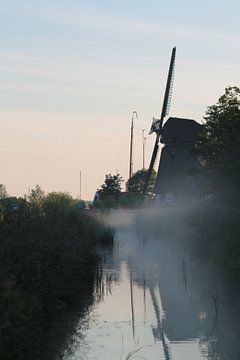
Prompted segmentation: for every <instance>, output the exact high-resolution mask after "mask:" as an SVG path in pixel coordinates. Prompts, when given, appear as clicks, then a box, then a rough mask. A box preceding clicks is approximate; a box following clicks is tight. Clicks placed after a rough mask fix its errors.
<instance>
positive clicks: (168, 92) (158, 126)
mask: <svg viewBox="0 0 240 360" xmlns="http://www.w3.org/2000/svg"><path fill="white" fill-rule="evenodd" d="M175 58H176V47H174V48H173V49H172V55H171V60H170V65H169V71H168V78H167V83H166V89H165V94H164V100H163V106H162V112H161V117H160V119H154V118H153V122H152V126H151V129H150V134H152V133H153V132H155V133H156V140H155V145H154V148H153V153H152V158H151V162H150V166H149V170H148V173H147V176H146V181H145V185H144V189H143V194H144V195H146V193H147V190H148V185H149V181H150V179H151V176H152V172H153V168H154V164H155V161H156V157H157V154H158V149H159V140H160V137H161V135H162V128H163V121H164V119H165V117H166V116H167V115H168V113H169V108H170V103H171V98H172V88H173V78H174V66H175Z"/></svg>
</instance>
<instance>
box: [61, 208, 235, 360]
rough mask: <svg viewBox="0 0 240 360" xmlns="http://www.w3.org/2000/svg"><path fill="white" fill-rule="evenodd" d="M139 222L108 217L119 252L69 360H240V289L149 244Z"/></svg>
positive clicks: (183, 255)
mask: <svg viewBox="0 0 240 360" xmlns="http://www.w3.org/2000/svg"><path fill="white" fill-rule="evenodd" d="M136 216H137V212H128V213H124V212H121V211H115V212H113V213H112V214H111V215H109V216H108V218H107V222H108V223H109V224H110V225H111V226H113V227H114V229H115V239H116V246H115V250H114V252H113V253H106V254H105V255H104V256H105V262H104V264H105V265H104V267H103V269H102V282H101V284H100V285H99V286H101V291H100V292H99V291H98V292H97V294H98V296H96V301H95V304H94V305H93V307H92V308H91V310H90V311H89V313H88V314H87V315H86V316H85V318H84V319H81V320H79V323H78V325H77V327H76V331H75V335H74V338H73V339H72V345H71V348H70V349H68V350H66V351H65V354H64V356H63V359H64V360H96V359H98V360H113V359H114V360H127V359H147V360H157V359H161V360H168V359H172V360H200V359H210V360H216V359H218V360H225V359H226V360H227V359H228V360H235V359H239V358H240V347H239V342H238V337H239V334H240V325H239V314H240V306H239V301H238V299H239V296H238V294H239V290H238V289H236V288H234V287H233V286H231V285H229V284H228V283H227V281H226V279H223V276H222V275H220V274H219V271H217V270H216V269H214V268H210V266H207V265H206V264H204V263H202V262H201V261H199V260H198V261H196V260H195V259H194V258H193V257H192V255H191V251H187V249H182V248H181V247H180V246H179V247H178V246H177V247H176V246H170V245H169V244H168V243H166V241H163V242H162V241H161V235H159V239H151V238H147V239H146V238H143V237H142V236H141V235H139V233H138V231H137V229H136V225H135V218H136ZM99 293H100V294H101V296H99Z"/></svg>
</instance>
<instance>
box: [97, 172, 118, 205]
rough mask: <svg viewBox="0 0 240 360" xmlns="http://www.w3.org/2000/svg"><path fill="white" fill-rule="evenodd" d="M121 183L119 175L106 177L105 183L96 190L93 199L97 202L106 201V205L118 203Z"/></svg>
mask: <svg viewBox="0 0 240 360" xmlns="http://www.w3.org/2000/svg"><path fill="white" fill-rule="evenodd" d="M122 182H123V178H122V177H121V176H120V174H117V175H111V174H108V175H106V178H105V181H104V183H103V184H102V186H101V188H100V189H98V190H97V192H96V196H95V198H96V199H97V200H98V201H106V202H107V203H108V202H109V203H112V202H114V203H115V202H118V199H119V196H120V194H121V184H122Z"/></svg>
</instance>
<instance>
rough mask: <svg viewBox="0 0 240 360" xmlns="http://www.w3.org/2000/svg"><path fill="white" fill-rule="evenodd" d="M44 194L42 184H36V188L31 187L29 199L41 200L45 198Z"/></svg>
mask: <svg viewBox="0 0 240 360" xmlns="http://www.w3.org/2000/svg"><path fill="white" fill-rule="evenodd" d="M44 196H45V193H44V191H43V189H42V188H41V186H39V185H36V187H35V189H31V191H30V195H29V200H30V201H33V202H36V201H40V200H42V199H43V198H44Z"/></svg>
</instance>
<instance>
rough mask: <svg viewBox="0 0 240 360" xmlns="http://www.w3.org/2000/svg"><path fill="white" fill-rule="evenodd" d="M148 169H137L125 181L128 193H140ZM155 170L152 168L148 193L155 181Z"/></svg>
mask: <svg viewBox="0 0 240 360" xmlns="http://www.w3.org/2000/svg"><path fill="white" fill-rule="evenodd" d="M147 174H148V170H138V171H137V172H136V173H135V174H133V176H132V177H131V178H130V179H129V180H128V181H127V183H126V188H127V191H128V192H129V193H134V194H136V195H142V194H143V191H144V184H145V182H146V177H147ZM156 176H157V175H156V171H155V170H153V172H152V176H151V179H150V182H149V187H148V193H152V190H153V186H154V184H155V181H156Z"/></svg>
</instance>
